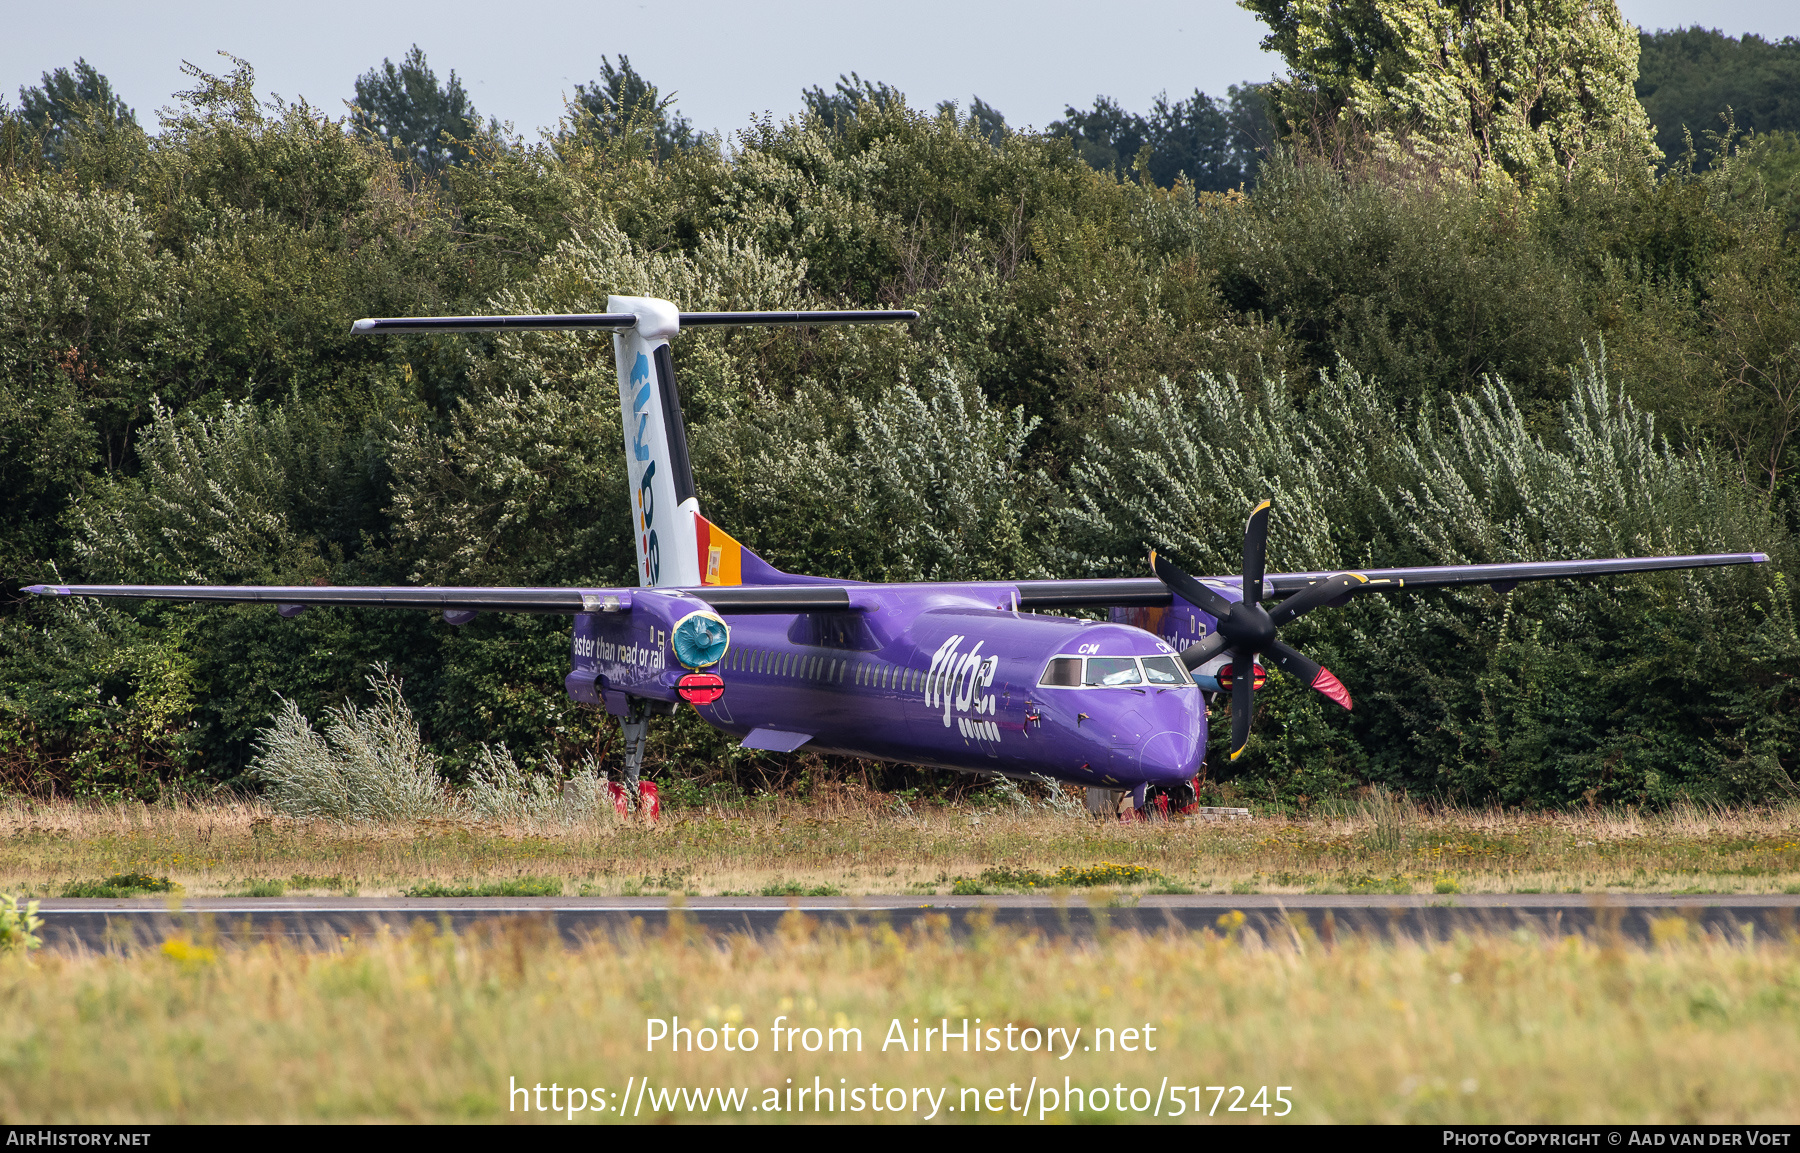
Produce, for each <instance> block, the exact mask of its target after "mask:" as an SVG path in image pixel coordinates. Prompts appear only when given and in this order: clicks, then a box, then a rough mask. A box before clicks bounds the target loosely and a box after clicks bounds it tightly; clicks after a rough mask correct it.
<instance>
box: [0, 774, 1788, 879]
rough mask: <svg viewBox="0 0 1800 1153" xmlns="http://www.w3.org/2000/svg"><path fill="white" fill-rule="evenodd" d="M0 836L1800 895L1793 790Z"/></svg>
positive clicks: (16, 844)
mask: <svg viewBox="0 0 1800 1153" xmlns="http://www.w3.org/2000/svg"><path fill="white" fill-rule="evenodd" d="M0 845H4V851H0V892H6V891H13V892H22V893H27V894H32V895H38V896H60V895H63V894H65V893H67V894H69V895H76V893H77V892H78V891H79V892H81V893H88V894H91V895H96V896H115V895H127V893H126V890H127V889H129V888H131V886H122V885H119V884H116V883H115V882H116V881H117V880H118V879H119V878H120V877H127V878H129V877H131V876H134V875H135V876H137V877H139V878H140V879H146V880H149V881H155V882H159V883H160V882H161V881H162V880H163V879H167V880H168V881H169V883H172V884H176V885H179V886H180V887H181V888H182V889H183V891H184V892H185V893H186V894H187V895H189V896H224V895H230V894H234V893H243V892H251V891H260V892H266V893H272V892H273V890H274V887H275V886H277V885H280V886H283V887H285V889H286V890H288V891H315V892H316V891H321V890H324V891H330V892H336V893H351V892H359V893H362V894H364V895H367V896H391V895H394V894H397V893H403V892H414V893H418V894H421V895H426V894H429V895H447V894H449V893H450V892H452V891H456V892H466V893H467V894H468V895H483V896H487V895H496V896H504V895H511V894H512V891H511V890H507V889H504V888H493V886H506V885H510V884H515V883H523V882H524V880H529V881H536V882H542V883H543V884H544V885H545V886H546V891H547V892H558V891H560V892H568V893H581V894H584V895H592V896H610V895H623V894H633V893H637V894H655V893H672V892H683V893H688V894H692V895H719V894H724V893H749V894H759V893H765V892H767V893H770V894H772V895H787V894H792V893H799V894H810V893H819V894H827V893H832V892H836V893H844V894H925V893H940V894H941V893H949V892H951V891H952V890H955V889H957V888H958V887H959V886H960V891H963V892H996V893H997V892H1032V891H1044V890H1046V889H1054V888H1059V887H1079V886H1082V885H1088V884H1091V885H1102V886H1105V887H1109V888H1124V889H1132V890H1135V891H1138V892H1158V891H1160V892H1180V891H1183V890H1193V891H1195V892H1202V893H1205V892H1212V893H1269V894H1283V893H1365V894H1366V893H1395V894H1404V893H1420V894H1433V893H1439V894H1447V893H1529V892H1534V891H1535V892H1544V893H1565V892H1575V891H1579V892H1584V893H1599V892H1608V891H1611V892H1670V891H1687V892H1705V893H1782V892H1786V893H1793V892H1797V891H1800V805H1794V804H1787V805H1780V806H1772V807H1768V808H1762V809H1754V810H1739V811H1731V810H1721V809H1706V808H1700V807H1690V808H1684V809H1677V810H1673V811H1670V812H1666V813H1661V814H1655V815H1649V814H1642V813H1637V812H1632V811H1624V812H1609V811H1596V812H1582V813H1539V814H1521V813H1516V812H1503V811H1496V810H1458V809H1425V808H1418V807H1415V806H1411V805H1407V804H1405V803H1403V802H1396V801H1393V800H1392V799H1384V800H1383V801H1382V803H1381V804H1379V805H1376V804H1371V805H1368V806H1364V807H1362V808H1360V809H1357V808H1353V809H1350V810H1347V811H1344V812H1340V813H1336V814H1328V815H1314V816H1310V817H1302V818H1291V817H1283V816H1264V817H1261V818H1259V819H1257V820H1255V821H1251V822H1231V823H1217V824H1213V823H1207V822H1204V821H1176V822H1144V823H1132V824H1120V823H1117V822H1103V821H1098V820H1092V819H1089V818H1086V817H1085V816H1078V815H1069V814H1065V813H1054V812H1046V811H1043V810H1041V809H1040V810H1022V811H1009V810H995V809H993V808H991V807H990V808H986V809H982V810H979V811H977V810H975V809H973V808H969V807H962V806H948V805H946V806H942V807H935V808H934V807H927V806H924V805H918V806H914V807H912V808H908V809H902V808H899V807H897V806H895V805H894V804H892V803H891V801H890V799H888V798H882V797H879V796H876V795H873V794H867V795H844V794H840V795H838V796H836V797H835V798H826V799H823V800H819V801H816V802H814V803H810V804H804V805H796V804H793V803H790V802H787V801H783V800H780V799H768V800H757V801H753V802H750V803H743V804H735V805H709V806H702V807H697V808H691V809H676V810H672V811H670V812H668V813H667V814H666V817H665V819H664V820H663V821H662V822H661V823H660V824H659V825H657V826H656V827H653V828H652V827H647V826H645V825H643V824H639V823H635V822H632V821H621V820H617V819H614V818H613V817H611V816H610V814H608V815H605V816H603V817H601V818H598V819H594V820H591V821H583V822H572V823H561V822H557V821H540V822H528V821H521V822H514V823H506V824H502V823H480V822H473V821H448V820H422V821H406V822H396V823H391V824H380V825H377V824H363V825H358V824H336V823H332V822H326V821H290V820H286V819H282V818H277V817H273V816H271V815H270V814H269V813H268V812H267V810H266V809H264V808H263V807H262V806H261V805H260V804H258V803H256V802H249V801H246V802H225V803H205V804H194V805H175V806H152V807H145V806H142V805H136V804H130V805H84V804H76V803H71V802H54V803H46V802H36V801H27V800H22V799H18V798H0ZM96 877H111V878H112V880H107V881H98V880H93V878H96ZM522 879H523V880H522ZM552 883H554V884H555V885H558V886H560V888H551V887H550V886H551V885H552ZM81 886H86V888H81ZM258 886H260V889H258ZM434 886H435V888H434ZM138 889H139V890H140V893H142V892H151V891H154V890H152V889H149V888H144V887H142V886H139V887H138Z"/></svg>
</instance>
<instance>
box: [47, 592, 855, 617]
mask: <svg viewBox="0 0 1800 1153" xmlns="http://www.w3.org/2000/svg"><path fill="white" fill-rule="evenodd" d="M25 591H26V592H28V593H37V594H39V595H42V596H64V597H71V596H73V597H121V598H126V599H131V600H161V601H200V602H206V603H212V604H273V605H277V606H280V608H281V610H282V614H283V615H284V616H293V615H295V614H296V613H298V612H299V611H301V610H302V609H305V608H312V607H323V606H326V605H349V606H356V607H362V608H390V609H438V610H441V611H443V612H454V613H472V612H499V613H547V614H557V613H565V614H574V613H590V612H621V611H629V610H630V608H631V600H632V598H633V597H634V596H641V595H643V594H645V593H661V592H680V593H685V594H687V595H689V596H692V597H696V598H698V599H700V600H703V601H705V602H706V603H708V604H709V605H711V606H712V607H713V609H714V610H715V611H717V612H720V613H726V614H731V613H792V612H817V611H823V610H829V609H848V608H849V607H850V594H849V592H848V590H846V589H843V588H839V587H835V586H831V585H777V586H758V587H744V586H740V585H721V586H716V587H713V586H709V587H704V588H688V589H644V588H610V589H609V588H601V589H575V588H418V587H412V586H407V585H390V586H349V585H341V586H340V585H320V586H314V585H48V584H45V585H31V586H29V587H27V588H26V589H25Z"/></svg>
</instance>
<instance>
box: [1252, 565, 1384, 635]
mask: <svg viewBox="0 0 1800 1153" xmlns="http://www.w3.org/2000/svg"><path fill="white" fill-rule="evenodd" d="M1368 583H1369V578H1368V577H1366V576H1364V575H1363V574H1361V573H1359V572H1341V573H1336V574H1334V575H1332V576H1328V577H1326V578H1325V579H1324V580H1322V581H1318V582H1317V583H1315V584H1310V585H1307V586H1306V587H1305V588H1303V589H1301V590H1300V591H1299V592H1297V593H1295V594H1294V595H1293V596H1291V597H1289V598H1288V599H1286V600H1284V601H1282V602H1281V603H1280V604H1278V605H1276V606H1275V607H1274V608H1272V609H1270V610H1269V619H1270V620H1272V621H1274V622H1275V627H1276V628H1280V627H1281V626H1282V625H1285V624H1287V623H1288V622H1289V621H1291V620H1294V619H1295V618H1296V617H1303V616H1305V615H1306V614H1307V613H1309V612H1311V611H1313V610H1314V609H1316V608H1322V607H1323V606H1325V605H1328V604H1330V603H1331V602H1332V601H1334V600H1336V599H1338V598H1339V597H1342V596H1349V595H1350V594H1351V593H1353V592H1355V591H1356V590H1357V589H1360V588H1362V587H1363V586H1364V585H1366V584H1368Z"/></svg>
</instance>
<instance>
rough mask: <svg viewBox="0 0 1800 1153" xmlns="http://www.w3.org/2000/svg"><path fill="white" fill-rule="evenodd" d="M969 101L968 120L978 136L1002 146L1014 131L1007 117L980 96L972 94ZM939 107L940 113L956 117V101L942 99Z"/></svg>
mask: <svg viewBox="0 0 1800 1153" xmlns="http://www.w3.org/2000/svg"><path fill="white" fill-rule="evenodd" d="M969 101H970V103H969V115H968V117H967V118H966V122H967V123H968V124H969V126H970V127H972V128H973V129H974V130H975V133H976V134H977V135H978V136H981V137H983V138H985V139H986V140H987V142H988V143H989V144H992V145H993V146H994V147H995V148H998V147H1000V144H1001V142H1002V141H1004V140H1005V139H1006V135H1007V133H1009V132H1011V131H1012V129H1011V128H1008V127H1007V126H1006V117H1005V116H1004V115H1002V114H1001V112H1000V110H999V109H998V108H995V107H994V106H993V105H992V104H989V103H988V102H987V101H985V100H983V99H982V98H981V97H979V96H971V97H970V98H969ZM937 107H938V112H939V114H944V113H948V114H949V115H950V117H951V118H952V119H954V118H955V117H956V101H954V100H940V101H938V106H937Z"/></svg>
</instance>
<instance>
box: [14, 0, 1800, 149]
mask: <svg viewBox="0 0 1800 1153" xmlns="http://www.w3.org/2000/svg"><path fill="white" fill-rule="evenodd" d="M1620 7H1621V9H1622V10H1623V11H1624V13H1625V16H1626V18H1627V19H1629V20H1631V21H1633V22H1634V23H1637V24H1639V25H1641V26H1644V27H1649V28H1665V27H1677V26H1681V25H1685V24H1692V23H1698V24H1704V25H1706V26H1708V27H1716V28H1719V29H1720V30H1722V31H1724V32H1727V33H1730V34H1733V35H1738V34H1742V33H1744V32H1756V33H1758V34H1760V35H1762V36H1765V37H1769V38H1779V37H1782V36H1800V4H1794V3H1792V0H1744V2H1741V3H1727V4H1719V3H1713V4H1701V3H1697V2H1696V0H1622V2H1621V5H1620ZM1261 38H1262V26H1261V25H1260V24H1258V23H1257V21H1256V20H1255V18H1254V17H1252V16H1250V15H1249V14H1248V13H1246V12H1244V11H1243V10H1242V9H1240V8H1238V7H1237V5H1236V4H1235V3H1233V2H1231V0H1186V2H1176V0H1138V2H1119V3H1114V4H1110V5H1099V4H1095V3H1092V2H1091V0H1088V2H1081V3H1077V2H1073V0H1036V2H1031V3H1026V2H1020V0H996V2H987V3H969V2H967V0H964V2H960V3H956V2H946V0H911V2H910V3H905V4H883V5H873V4H860V5H859V4H848V3H845V2H844V0H830V2H826V0H766V2H764V3H759V4H746V3H743V2H742V0H738V2H735V3H729V2H722V0H664V2H662V3H637V2H635V0H623V2H614V0H588V2H586V3H577V2H573V0H510V2H506V3H496V2H487V3H474V2H471V0H432V2H422V0H397V2H389V3H369V2H367V0H364V2H361V3H351V2H347V0H312V2H311V3H305V4H295V5H286V4H283V5H274V4H245V3H243V2H242V0H230V2H226V0H201V2H188V3H180V2H177V3H165V4H144V3H141V2H133V3H120V2H117V0H59V2H58V3H56V4H32V5H29V6H26V5H21V8H20V10H18V11H15V12H14V13H13V14H12V15H11V16H9V17H8V18H7V35H6V36H5V37H4V38H0V94H4V95H5V96H6V97H7V98H8V99H10V100H16V99H17V92H18V88H19V86H20V85H22V84H35V83H37V82H38V79H39V76H40V75H41V74H42V73H43V72H45V71H46V70H48V69H51V68H55V67H59V66H67V65H69V64H71V63H72V62H73V61H74V60H75V58H76V57H78V56H83V57H86V58H87V60H88V62H89V63H91V64H93V65H94V66H95V67H96V68H98V69H100V71H101V72H103V73H105V74H106V75H107V76H108V77H109V78H111V80H112V81H113V85H114V87H115V88H116V89H117V90H118V91H119V93H120V94H121V95H122V96H123V97H124V98H125V100H126V102H127V103H128V104H130V105H131V106H132V107H133V108H135V109H136V110H137V113H138V118H139V120H140V121H142V122H143V123H145V124H146V125H153V124H154V123H155V112H156V110H157V109H158V108H160V107H162V106H164V105H166V104H169V103H171V99H170V97H171V94H172V93H174V92H176V91H177V90H179V89H181V88H184V87H187V86H188V85H187V83H185V79H186V78H185V77H183V76H182V75H181V71H180V66H181V62H182V61H183V60H191V61H193V62H194V63H196V64H198V65H200V66H201V67H203V68H206V69H207V70H209V71H214V72H219V71H224V70H225V69H226V68H228V67H229V64H228V62H226V61H224V60H222V59H221V58H220V57H218V56H216V55H215V52H216V51H217V50H219V49H225V50H227V51H229V52H232V53H234V54H236V55H238V56H241V57H243V58H244V59H246V60H248V61H250V63H251V64H252V65H254V66H255V68H256V72H257V77H258V89H259V90H260V91H262V92H264V93H279V94H281V95H282V96H284V97H287V98H288V99H290V100H291V99H295V98H298V97H305V98H306V99H307V100H309V101H311V102H312V103H314V104H315V105H318V106H320V107H322V108H325V109H327V110H329V111H331V112H334V113H336V112H338V111H340V110H341V109H342V107H343V105H342V103H341V102H342V101H343V100H345V99H347V98H348V97H350V95H351V94H352V91H353V89H352V83H353V81H354V80H355V78H356V76H357V75H358V74H360V73H362V72H364V71H366V70H367V69H368V68H370V67H372V66H374V65H377V64H379V63H380V62H381V60H382V59H383V58H384V57H386V58H392V59H395V60H398V59H399V58H400V57H401V56H402V55H404V54H405V52H406V50H407V48H408V47H410V46H411V45H412V44H413V43H414V42H417V43H418V44H419V46H420V47H421V48H423V49H424V50H425V53H426V56H427V57H428V58H429V60H430V61H431V64H432V66H433V68H434V69H435V70H436V71H437V72H438V74H439V76H440V77H441V76H445V75H447V74H448V73H449V72H450V70H451V69H455V70H456V72H457V74H458V75H459V76H460V77H462V79H463V82H464V83H465V85H467V87H468V89H469V92H470V95H471V96H472V97H473V98H474V101H475V105H476V107H477V108H478V109H480V111H481V112H482V113H483V114H484V115H488V116H498V117H500V118H501V119H503V120H511V121H512V122H513V123H514V125H515V126H516V127H517V128H518V130H519V131H520V132H522V133H525V134H526V135H533V134H535V130H536V129H538V128H540V127H544V126H548V125H551V124H553V123H554V122H555V120H556V118H557V117H558V116H559V115H560V114H561V111H562V102H563V99H564V98H565V97H566V96H569V95H572V94H573V92H574V87H575V85H576V84H578V83H585V82H589V81H591V80H592V79H593V78H594V76H595V74H596V73H597V72H598V70H599V61H600V57H601V55H602V54H607V55H610V56H612V57H613V59H614V60H615V61H616V60H617V59H618V56H619V55H620V54H621V53H624V54H627V55H629V56H630V57H631V60H632V64H633V65H634V66H635V67H636V68H637V69H638V71H639V72H641V73H643V74H644V76H645V77H647V78H648V79H649V80H650V81H651V83H653V84H656V85H658V86H659V87H661V88H662V90H663V91H664V93H665V94H666V93H668V92H670V91H675V92H677V93H679V103H680V108H681V110H682V112H683V113H685V114H686V115H687V116H688V117H689V119H691V120H692V121H693V122H694V125H695V126H696V127H697V128H701V129H712V130H717V129H724V130H727V131H729V130H735V129H737V128H741V127H743V126H744V125H745V124H746V123H748V121H749V119H750V117H751V116H752V115H755V114H759V113H763V112H769V113H773V114H774V115H775V116H776V117H778V118H779V117H782V116H786V115H790V114H792V113H794V112H796V111H798V109H799V107H800V90H801V89H802V88H805V87H808V86H810V85H813V84H820V85H823V86H825V87H827V88H829V87H831V85H832V83H833V82H834V81H835V79H836V77H837V75H838V73H840V72H849V71H851V70H855V71H857V72H859V73H860V74H861V75H862V76H863V77H864V78H866V79H871V80H881V81H885V82H887V83H889V84H893V85H895V86H896V87H898V88H900V89H901V90H902V91H904V92H905V93H906V94H907V97H908V99H909V100H910V101H911V103H912V104H913V105H915V106H918V107H929V106H931V105H933V104H935V103H936V102H937V101H939V100H957V101H960V102H962V103H964V104H965V105H966V103H967V102H968V99H969V96H970V94H971V93H975V94H978V95H980V96H981V98H982V99H984V100H986V101H987V102H988V103H990V104H992V105H994V106H995V107H997V108H999V109H1000V110H1001V111H1002V112H1004V113H1005V114H1006V117H1007V120H1008V121H1009V122H1010V123H1012V124H1013V125H1015V126H1024V125H1037V126H1042V125H1044V124H1046V123H1048V122H1049V121H1051V120H1054V119H1056V118H1057V117H1059V116H1060V115H1062V111H1063V108H1064V106H1065V105H1067V104H1071V103H1072V104H1076V105H1081V106H1085V105H1087V104H1088V103H1090V102H1091V101H1092V100H1093V98H1094V97H1095V96H1096V95H1097V94H1102V93H1104V94H1106V95H1109V96H1112V97H1114V98H1115V99H1117V100H1118V101H1119V102H1120V103H1122V104H1124V105H1125V106H1126V107H1127V108H1132V109H1139V110H1142V109H1147V108H1148V107H1149V105H1150V103H1151V101H1152V100H1153V99H1155V97H1156V94H1157V93H1158V92H1160V91H1163V90H1165V89H1166V90H1167V91H1168V92H1169V93H1170V94H1171V95H1175V96H1179V95H1185V94H1186V93H1189V92H1191V91H1193V89H1195V88H1201V89H1204V90H1205V91H1207V92H1209V93H1212V94H1223V92H1224V91H1225V88H1226V86H1227V85H1230V84H1234V83H1238V82H1240V81H1244V80H1263V79H1267V78H1268V77H1269V76H1270V75H1271V74H1273V73H1275V72H1276V71H1277V70H1278V69H1279V67H1280V62H1279V60H1278V58H1276V57H1274V56H1272V55H1270V54H1268V53H1265V52H1263V51H1261V49H1259V48H1258V47H1257V44H1258V41H1259V40H1260V39H1261Z"/></svg>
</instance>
